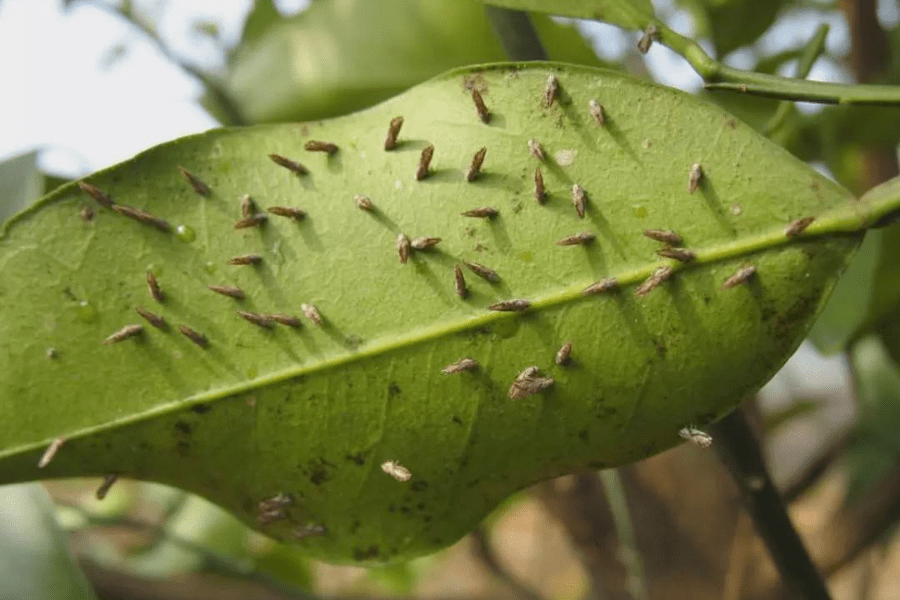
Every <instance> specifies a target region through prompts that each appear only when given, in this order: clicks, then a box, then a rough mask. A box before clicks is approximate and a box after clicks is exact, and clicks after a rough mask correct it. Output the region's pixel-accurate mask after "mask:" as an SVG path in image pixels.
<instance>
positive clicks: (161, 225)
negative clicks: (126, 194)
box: [111, 204, 172, 231]
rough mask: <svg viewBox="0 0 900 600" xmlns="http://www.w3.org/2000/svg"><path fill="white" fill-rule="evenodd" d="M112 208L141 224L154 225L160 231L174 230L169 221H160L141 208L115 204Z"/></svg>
mask: <svg viewBox="0 0 900 600" xmlns="http://www.w3.org/2000/svg"><path fill="white" fill-rule="evenodd" d="M111 208H112V209H113V210H114V211H116V212H117V213H119V214H120V215H123V216H126V217H128V218H129V219H134V220H135V221H138V222H139V223H144V224H146V225H152V226H153V227H156V228H157V229H159V230H160V231H169V230H171V229H172V226H171V225H169V222H168V221H166V220H165V219H160V218H159V217H157V216H156V215H153V214H150V213H148V212H147V211H146V210H141V209H140V208H135V207H133V206H126V205H124V204H114V205H112V207H111Z"/></svg>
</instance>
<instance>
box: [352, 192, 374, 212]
mask: <svg viewBox="0 0 900 600" xmlns="http://www.w3.org/2000/svg"><path fill="white" fill-rule="evenodd" d="M353 201H354V202H356V206H358V207H360V208H361V209H363V210H373V209H374V208H375V205H374V204H372V201H371V200H370V199H369V198H368V197H367V196H363V195H362V194H357V195H355V196H353Z"/></svg>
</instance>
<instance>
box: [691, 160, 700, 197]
mask: <svg viewBox="0 0 900 600" xmlns="http://www.w3.org/2000/svg"><path fill="white" fill-rule="evenodd" d="M701 179H703V167H701V166H700V163H694V164H693V165H691V170H690V172H689V173H688V193H690V194H693V193H694V192H696V191H697V188H698V187H699V186H700V180H701Z"/></svg>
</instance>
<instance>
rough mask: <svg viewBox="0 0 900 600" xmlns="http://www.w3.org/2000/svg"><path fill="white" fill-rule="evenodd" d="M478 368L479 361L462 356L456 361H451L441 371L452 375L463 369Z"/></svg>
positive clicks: (472, 369) (471, 369)
mask: <svg viewBox="0 0 900 600" xmlns="http://www.w3.org/2000/svg"><path fill="white" fill-rule="evenodd" d="M477 368H478V362H477V361H475V360H474V359H471V358H461V359H459V360H458V361H456V362H455V363H450V364H449V365H447V366H446V367H444V368H443V369H441V373H443V374H444V375H452V374H454V373H462V372H463V371H474V370H475V369H477Z"/></svg>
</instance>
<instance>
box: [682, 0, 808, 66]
mask: <svg viewBox="0 0 900 600" xmlns="http://www.w3.org/2000/svg"><path fill="white" fill-rule="evenodd" d="M678 3H679V4H681V5H682V6H683V7H685V8H686V9H688V10H689V11H690V13H691V16H692V17H693V19H694V27H695V32H696V36H697V37H700V38H708V39H710V40H712V43H713V46H714V47H715V50H716V55H717V56H719V57H722V56H725V55H726V54H728V53H730V52H731V51H732V50H736V49H737V48H740V47H741V46H746V45H747V44H750V43H752V42H753V41H755V40H756V39H757V38H758V37H759V36H760V35H762V34H763V32H765V31H766V30H767V29H768V28H769V27H771V26H772V24H773V23H774V22H775V19H776V17H777V16H778V11H780V10H781V9H782V8H784V7H786V6H790V5H791V4H793V2H792V1H791V0H755V1H754V0H678Z"/></svg>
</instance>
